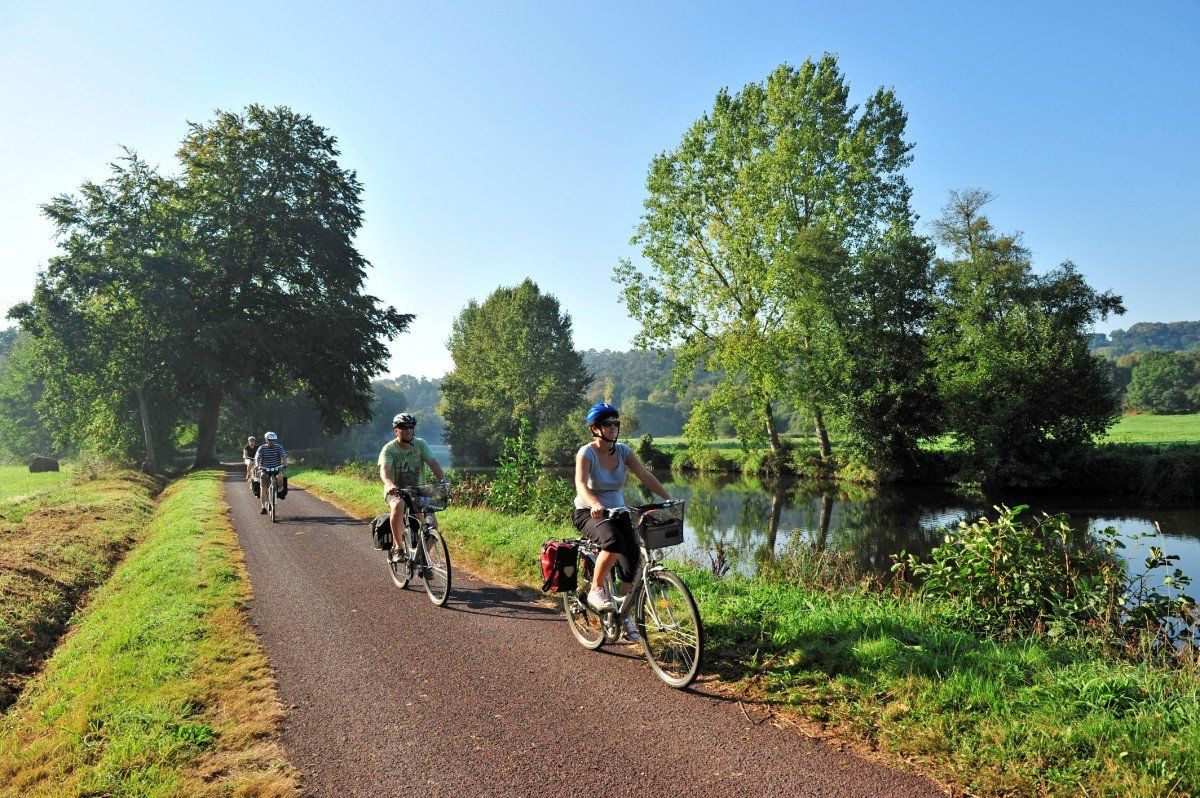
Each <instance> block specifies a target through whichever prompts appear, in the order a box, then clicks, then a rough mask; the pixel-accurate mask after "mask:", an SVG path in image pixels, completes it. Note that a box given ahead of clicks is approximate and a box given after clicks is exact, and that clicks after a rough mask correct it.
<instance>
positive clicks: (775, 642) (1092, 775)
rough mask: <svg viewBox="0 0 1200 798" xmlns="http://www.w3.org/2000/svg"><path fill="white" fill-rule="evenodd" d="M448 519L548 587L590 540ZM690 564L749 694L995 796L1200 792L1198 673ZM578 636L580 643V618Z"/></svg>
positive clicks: (1081, 643)
mask: <svg viewBox="0 0 1200 798" xmlns="http://www.w3.org/2000/svg"><path fill="white" fill-rule="evenodd" d="M293 478H294V480H295V482H296V483H297V484H303V485H305V486H306V487H308V488H309V489H310V490H313V491H314V492H316V493H318V494H320V495H323V496H326V497H328V498H331V499H332V500H334V501H335V502H336V503H337V504H339V505H340V506H342V507H343V508H345V509H347V510H348V511H350V512H351V513H352V514H354V515H357V516H359V517H364V518H365V517H367V516H369V515H372V514H374V513H376V512H379V511H380V510H381V507H382V504H381V502H380V501H379V495H380V494H379V487H378V485H376V484H373V483H370V482H368V481H365V480H361V479H358V478H355V477H353V476H351V475H347V474H328V473H324V472H319V471H314V470H307V471H303V472H299V473H296V474H295V475H294V477H293ZM440 518H441V519H442V529H443V532H444V533H445V534H446V537H447V540H448V541H449V543H450V546H451V557H452V558H455V559H454V561H455V562H459V563H461V562H467V563H470V564H471V565H472V566H473V567H474V568H475V569H477V570H479V571H480V572H481V573H484V574H488V575H492V576H497V577H500V578H501V579H503V580H504V581H508V582H515V583H517V584H520V585H523V586H525V587H528V588H537V587H540V585H541V576H540V572H539V571H538V568H537V554H538V551H539V550H540V547H541V544H542V543H543V542H544V541H545V540H548V539H550V538H553V537H567V536H571V535H573V534H574V529H573V528H572V527H571V526H569V525H553V524H546V523H543V522H542V521H540V520H538V519H536V518H532V517H529V516H517V517H513V516H503V515H499V514H496V513H492V512H488V511H485V510H472V509H461V508H460V509H454V510H448V511H447V512H445V513H442V514H441V515H440ZM681 572H682V574H683V575H684V577H685V579H686V581H687V582H688V584H689V585H690V586H691V588H692V590H693V592H694V593H695V596H696V599H697V601H698V603H699V604H700V611H701V615H702V617H703V619H704V624H705V629H706V631H707V633H708V649H707V653H706V656H707V661H708V663H709V665H708V670H709V671H710V677H711V676H716V677H717V678H720V679H723V680H725V681H727V682H729V683H732V684H733V685H734V686H735V688H736V689H737V690H738V691H739V692H741V694H742V696H743V700H747V701H758V702H763V703H765V704H767V705H768V706H771V707H774V708H776V709H778V708H781V707H786V708H787V709H790V710H792V711H794V712H795V713H797V714H798V715H801V716H804V717H805V718H808V719H810V720H813V721H816V722H818V723H821V724H824V725H825V726H826V727H828V728H831V729H833V730H835V731H837V732H838V733H840V734H843V735H845V736H849V737H853V738H855V739H858V740H862V741H865V742H867V743H869V744H871V745H874V746H877V747H879V748H882V749H884V750H886V751H889V752H891V753H892V754H893V755H894V756H895V757H896V758H897V759H900V760H904V761H907V762H913V763H916V764H918V765H919V766H920V767H921V768H922V769H924V770H926V771H927V772H930V773H933V774H935V775H937V776H939V777H941V778H943V779H946V780H948V781H951V782H953V783H955V784H958V785H961V786H962V787H964V788H966V789H968V790H970V791H971V792H972V793H975V794H979V795H1005V796H1009V795H1019V796H1043V795H1050V796H1078V795H1094V796H1095V795H1106V796H1186V795H1197V794H1200V695H1198V691H1200V674H1198V673H1197V671H1196V670H1195V669H1182V670H1164V669H1159V668H1155V667H1151V666H1147V665H1137V664H1133V663H1130V662H1126V661H1121V660H1116V659H1108V658H1106V657H1105V656H1103V655H1102V654H1101V653H1100V647H1099V646H1097V645H1094V641H1091V640H1088V639H1086V638H1080V639H1075V640H1065V641H1058V642H1052V641H1049V640H1047V639H1046V638H1034V637H1030V638H1027V639H1020V640H1016V641H1012V642H998V641H994V640H987V639H980V638H979V637H978V636H976V635H972V634H969V633H966V632H964V631H963V630H962V629H961V624H960V623H959V622H958V616H959V613H958V612H957V611H956V608H955V607H954V606H953V605H950V604H946V603H941V602H933V601H929V600H925V599H921V598H919V597H915V596H908V597H903V596H895V595H891V594H881V593H876V592H870V591H861V590H853V591H827V590H821V589H815V588H808V587H805V586H803V585H797V584H792V583H786V582H784V581H783V580H780V579H777V578H772V577H769V576H768V577H755V578H742V577H726V578H723V579H717V578H715V577H713V576H712V574H711V573H709V572H708V571H707V570H704V569H698V568H694V567H683V568H682V569H681ZM562 640H563V645H564V646H568V645H572V642H571V638H570V636H569V634H567V631H566V629H565V628H564V629H563V631H562ZM650 678H651V677H650V676H649V674H648V673H647V679H650ZM634 687H635V686H631V688H634ZM643 688H644V689H656V688H655V686H654V685H653V684H652V683H651V682H647V684H646V685H644V686H643ZM635 689H642V688H635Z"/></svg>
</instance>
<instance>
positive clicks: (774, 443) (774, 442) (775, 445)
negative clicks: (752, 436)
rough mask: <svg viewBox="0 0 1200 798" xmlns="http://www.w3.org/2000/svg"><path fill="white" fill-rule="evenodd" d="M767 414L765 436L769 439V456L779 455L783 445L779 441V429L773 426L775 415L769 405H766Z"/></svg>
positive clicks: (768, 403)
mask: <svg viewBox="0 0 1200 798" xmlns="http://www.w3.org/2000/svg"><path fill="white" fill-rule="evenodd" d="M766 414H767V436H768V437H769V438H770V439H771V454H779V451H780V450H781V449H782V448H783V444H782V443H781V442H780V440H779V427H778V426H777V425H776V424H775V413H774V412H773V411H772V409H771V403H770V402H767V403H766Z"/></svg>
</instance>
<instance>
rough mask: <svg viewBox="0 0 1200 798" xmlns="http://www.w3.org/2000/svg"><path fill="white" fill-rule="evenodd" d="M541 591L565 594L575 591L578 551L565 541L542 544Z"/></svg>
mask: <svg viewBox="0 0 1200 798" xmlns="http://www.w3.org/2000/svg"><path fill="white" fill-rule="evenodd" d="M542 578H543V579H545V580H546V581H544V582H543V583H542V590H545V591H546V592H547V593H567V592H570V591H572V590H574V589H575V586H576V584H578V578H579V549H577V548H576V547H575V544H574V543H570V542H568V541H565V540H548V541H546V542H545V543H544V544H542Z"/></svg>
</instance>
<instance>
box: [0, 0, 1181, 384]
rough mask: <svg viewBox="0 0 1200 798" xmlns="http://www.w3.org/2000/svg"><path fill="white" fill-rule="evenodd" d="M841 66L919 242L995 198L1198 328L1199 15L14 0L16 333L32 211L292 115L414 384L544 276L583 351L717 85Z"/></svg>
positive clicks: (1142, 314)
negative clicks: (895, 123) (904, 187)
mask: <svg viewBox="0 0 1200 798" xmlns="http://www.w3.org/2000/svg"><path fill="white" fill-rule="evenodd" d="M825 51H829V52H834V53H837V54H838V55H839V57H840V59H841V65H842V68H843V70H844V72H845V73H846V75H847V78H848V80H849V81H850V84H851V86H852V88H853V93H854V96H855V99H861V98H863V97H864V96H865V95H866V94H867V93H868V92H870V91H872V90H873V89H874V88H876V87H877V86H880V85H887V86H892V87H894V88H895V90H896V93H897V95H898V96H899V98H900V100H901V101H902V102H903V104H904V106H905V108H906V110H907V111H908V114H909V138H910V139H911V140H912V141H914V142H915V143H916V150H915V152H914V155H915V162H914V164H913V166H912V167H911V169H910V170H909V175H908V176H909V180H910V183H911V184H912V186H913V189H914V204H915V206H916V209H917V211H918V212H919V213H920V214H921V216H922V218H923V219H924V220H925V221H928V220H929V219H931V218H933V217H934V216H936V214H937V211H938V209H939V208H940V207H941V205H942V204H943V202H944V201H945V197H946V192H947V191H948V190H949V189H951V188H962V187H966V186H980V187H984V188H987V189H989V190H991V191H993V192H994V193H995V194H996V195H997V200H996V201H995V202H994V203H993V205H992V206H991V208H990V211H991V214H992V217H993V221H994V222H995V223H996V224H997V226H998V227H1000V228H1001V229H1004V230H1014V229H1017V230H1022V231H1024V233H1025V236H1026V242H1027V244H1028V245H1029V246H1030V247H1031V248H1032V249H1033V251H1034V254H1035V258H1036V262H1037V264H1038V266H1039V268H1049V267H1052V266H1054V265H1056V264H1057V263H1059V262H1060V261H1062V260H1063V259H1066V258H1070V259H1071V260H1073V261H1075V263H1076V264H1077V265H1078V266H1079V267H1080V269H1081V270H1082V271H1083V273H1084V274H1085V275H1086V276H1087V277H1088V279H1089V281H1090V282H1091V283H1092V284H1093V285H1094V286H1096V287H1097V288H1101V289H1112V290H1114V291H1116V292H1117V293H1119V294H1122V295H1123V296H1124V297H1125V301H1126V304H1127V306H1128V308H1129V313H1128V314H1126V315H1125V316H1124V317H1121V318H1118V319H1116V320H1115V321H1111V322H1110V323H1109V324H1106V325H1104V326H1103V327H1101V329H1104V330H1107V329H1111V328H1112V327H1127V326H1128V325H1129V324H1131V323H1133V322H1136V321H1175V320H1182V319H1200V235H1198V233H1200V210H1198V205H1197V203H1196V200H1195V187H1196V186H1197V185H1200V133H1198V129H1200V3H1198V2H1193V1H1191V0H1188V1H1185V2H1156V3H1146V4H1134V3H1116V2H1112V3H1109V2H1100V3H1096V2H1091V3H990V4H984V3H970V2H968V3H963V2H953V3H950V2H948V3H860V2H839V3H833V2H825V3H779V4H753V3H737V4H733V3H728V4H718V3H665V2H664V3H628V4H616V3H611V4H596V3H591V4H582V3H553V4H552V3H482V2H480V3H428V4H415V3H396V4H386V3H354V2H350V3H342V4H340V5H338V6H337V7H336V8H334V7H333V4H330V3H324V2H322V3H310V2H290V3H286V4H284V3H277V4H274V3H272V4H267V3H224V2H211V3H206V4H189V7H182V6H179V7H177V6H176V5H175V4H166V3H156V2H141V3H133V2H106V3H73V2H71V3H54V2H40V3H13V2H4V1H3V0H0V75H3V76H4V78H3V80H2V81H0V109H3V110H2V114H3V116H2V117H0V157H2V158H3V159H4V166H3V174H4V178H3V180H0V312H4V311H6V310H7V308H8V307H9V306H11V305H12V304H13V303H15V302H18V301H21V300H22V299H25V298H27V297H28V296H29V294H30V292H31V290H32V285H33V277H34V274H35V272H36V270H37V269H38V267H39V265H40V264H42V263H44V262H45V260H46V259H47V257H49V256H50V255H52V254H53V252H54V244H53V241H52V240H51V237H50V233H51V231H50V227H49V225H48V224H47V223H46V222H45V221H44V220H43V219H41V218H40V216H39V214H38V211H37V205H38V204H39V203H41V202H44V201H46V200H47V199H49V198H50V197H51V196H53V195H55V194H57V193H61V192H64V191H72V190H74V189H75V188H77V187H78V185H79V184H80V183H81V182H82V181H84V180H87V179H102V178H103V177H104V174H105V165H106V164H107V163H108V162H110V161H111V160H112V159H113V158H114V157H115V156H116V155H118V153H119V150H118V145H121V144H124V145H128V146H131V147H134V148H135V149H137V150H138V151H139V152H140V153H141V154H142V155H143V156H144V157H146V158H147V159H149V160H150V161H151V162H152V163H157V164H159V165H161V166H162V167H163V168H164V169H166V170H168V171H170V170H173V169H174V168H175V164H174V161H173V153H174V150H175V147H176V145H177V143H178V141H179V139H180V138H181V137H182V136H183V133H184V130H185V121H186V120H194V121H202V120H205V119H207V118H209V117H210V116H211V113H212V110H213V109H215V108H222V109H236V108H240V107H243V106H245V105H247V104H249V103H251V102H259V103H264V104H272V105H273V104H285V105H290V106H292V107H293V108H295V109H297V110H300V111H303V112H305V113H308V114H311V115H312V116H313V117H314V118H315V119H316V120H317V121H318V122H320V123H321V124H323V125H325V126H327V127H328V128H330V129H331V131H332V132H333V133H334V134H335V135H336V136H338V138H339V140H340V143H341V147H342V152H343V155H342V162H343V164H344V165H346V166H348V167H351V168H353V169H356V170H357V171H358V173H359V177H360V178H361V180H362V181H363V183H364V185H365V187H366V191H365V208H366V223H365V226H364V228H363V230H362V232H361V234H360V236H359V244H360V248H361V249H362V251H363V253H364V254H365V255H366V256H367V257H368V258H369V259H370V260H371V262H372V263H373V265H374V268H373V270H372V273H371V276H370V280H369V283H368V289H369V290H370V291H371V293H373V294H375V295H377V296H379V297H381V298H382V299H384V300H385V301H386V302H388V303H390V304H394V305H395V306H396V307H398V308H399V309H401V310H403V311H407V312H415V313H417V314H418V318H417V321H416V322H415V323H414V325H413V326H412V328H411V330H410V332H408V333H406V334H405V335H403V336H401V337H400V338H399V339H397V341H395V342H394V343H393V345H392V349H393V359H392V363H391V370H392V372H393V373H400V372H408V373H415V374H422V375H426V376H438V375H440V374H442V373H444V372H445V371H446V370H447V369H448V368H449V366H450V359H449V355H448V354H447V353H446V351H445V347H444V343H445V339H446V337H447V335H448V334H449V330H450V324H451V322H452V320H453V318H454V317H455V315H456V314H457V313H458V312H459V310H461V308H462V307H463V305H465V304H466V302H467V301H468V300H469V299H471V298H475V299H483V298H484V297H486V295H487V294H488V293H489V292H490V291H492V290H493V289H494V288H495V287H496V286H498V285H510V284H513V283H516V282H518V281H520V280H522V279H524V278H525V277H526V276H530V277H532V278H533V279H534V280H536V281H537V282H538V283H539V284H540V285H541V286H542V288H543V290H546V291H549V292H550V293H553V294H555V295H556V296H557V297H558V298H559V299H560V301H561V302H562V304H563V306H564V307H565V309H566V310H567V311H568V312H570V314H571V316H572V318H573V319H574V323H575V331H576V334H575V340H576V345H577V346H578V347H579V348H609V349H624V348H627V347H628V346H629V343H630V339H631V337H632V335H633V333H634V332H635V327H634V325H633V324H632V323H631V322H630V321H629V320H628V319H627V318H626V315H625V312H624V309H623V307H622V306H621V304H620V302H619V301H618V297H617V290H616V286H615V285H614V284H613V283H612V282H611V280H610V274H611V270H612V267H613V266H614V265H615V264H616V262H617V260H618V258H621V257H625V256H635V255H636V252H635V251H634V249H633V248H632V247H631V246H630V245H629V237H630V235H631V233H632V229H633V226H634V224H635V223H636V221H637V218H638V214H639V212H640V210H641V202H642V199H643V195H644V181H645V173H646V168H647V166H648V164H649V162H650V159H651V158H652V157H653V156H654V155H655V154H656V153H658V152H660V151H662V150H664V149H667V148H670V147H672V146H673V145H674V144H676V143H677V142H678V140H679V137H680V135H681V134H682V132H683V130H684V128H685V127H686V125H687V124H688V123H689V122H691V121H692V120H693V119H695V118H696V117H697V116H699V115H700V114H701V113H703V112H704V111H705V110H706V109H707V108H708V107H710V106H711V103H712V99H713V96H714V95H715V93H716V92H717V90H718V89H719V88H720V87H722V86H731V87H735V88H736V87H740V86H742V85H744V84H745V83H747V82H750V81H757V80H761V79H762V78H764V77H765V76H766V74H767V73H768V72H769V71H770V70H771V69H772V68H773V67H775V66H776V65H778V64H779V63H781V62H784V61H787V62H790V63H794V64H795V63H799V62H801V61H803V60H804V59H805V58H807V57H814V58H815V57H817V56H819V55H820V54H821V53H822V52H825Z"/></svg>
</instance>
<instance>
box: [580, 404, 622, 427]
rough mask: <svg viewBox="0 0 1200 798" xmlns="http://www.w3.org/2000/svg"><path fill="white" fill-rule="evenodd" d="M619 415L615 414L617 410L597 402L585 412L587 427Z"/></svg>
mask: <svg viewBox="0 0 1200 798" xmlns="http://www.w3.org/2000/svg"><path fill="white" fill-rule="evenodd" d="M619 415H621V414H620V413H619V412H617V408H615V407H613V406H612V405H610V404H605V403H604V402H597V403H596V404H594V405H592V409H591V410H589V411H588V412H587V422H586V423H587V425H588V426H589V427H590V426H592V425H593V424H599V423H600V422H601V421H603V420H604V419H606V418H615V417H617V416H619Z"/></svg>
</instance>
